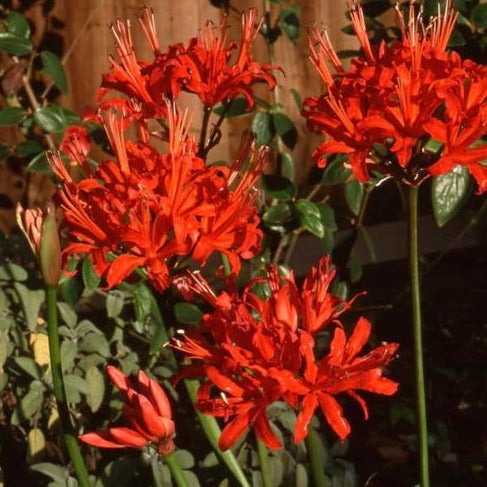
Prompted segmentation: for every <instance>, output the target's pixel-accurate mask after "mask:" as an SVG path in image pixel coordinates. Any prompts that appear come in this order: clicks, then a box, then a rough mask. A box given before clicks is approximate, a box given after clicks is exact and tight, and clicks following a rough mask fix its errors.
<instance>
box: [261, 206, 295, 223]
mask: <svg viewBox="0 0 487 487" xmlns="http://www.w3.org/2000/svg"><path fill="white" fill-rule="evenodd" d="M292 216H293V212H292V209H291V206H290V205H289V203H279V204H277V205H274V206H271V207H269V208H268V209H267V210H266V211H265V212H264V214H263V216H262V219H263V220H264V222H265V223H267V224H268V225H282V224H284V223H286V222H287V221H289V220H290V219H291V218H292Z"/></svg>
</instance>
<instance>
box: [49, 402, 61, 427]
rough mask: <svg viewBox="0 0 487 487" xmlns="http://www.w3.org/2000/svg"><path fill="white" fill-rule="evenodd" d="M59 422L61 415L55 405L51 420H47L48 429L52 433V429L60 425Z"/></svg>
mask: <svg viewBox="0 0 487 487" xmlns="http://www.w3.org/2000/svg"><path fill="white" fill-rule="evenodd" d="M58 421H59V413H58V410H57V406H56V405H54V406H53V408H52V409H51V412H50V414H49V419H48V420H47V429H48V430H49V431H51V429H53V428H56V427H57V425H58Z"/></svg>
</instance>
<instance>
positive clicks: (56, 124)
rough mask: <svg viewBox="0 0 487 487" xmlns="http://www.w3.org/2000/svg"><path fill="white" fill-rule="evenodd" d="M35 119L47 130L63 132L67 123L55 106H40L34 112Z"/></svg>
mask: <svg viewBox="0 0 487 487" xmlns="http://www.w3.org/2000/svg"><path fill="white" fill-rule="evenodd" d="M34 120H35V121H36V123H38V124H39V125H40V126H41V127H42V128H43V129H44V130H45V131H46V132H61V131H62V130H64V127H65V125H66V120H65V119H64V118H63V117H62V116H61V115H60V114H59V111H58V110H57V109H56V108H55V107H45V108H38V109H37V110H36V111H35V112H34Z"/></svg>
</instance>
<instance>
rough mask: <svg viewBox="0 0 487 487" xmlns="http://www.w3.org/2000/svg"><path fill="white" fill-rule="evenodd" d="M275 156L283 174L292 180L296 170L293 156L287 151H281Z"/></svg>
mask: <svg viewBox="0 0 487 487" xmlns="http://www.w3.org/2000/svg"><path fill="white" fill-rule="evenodd" d="M277 157H278V161H279V164H280V165H281V168H282V172H283V174H284V175H285V176H286V177H287V178H289V179H290V180H291V181H294V177H295V173H296V171H295V165H294V159H293V156H292V155H291V154H290V153H289V152H283V153H281V154H279V155H278V156H277Z"/></svg>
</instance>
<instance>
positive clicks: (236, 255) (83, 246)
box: [50, 106, 266, 290]
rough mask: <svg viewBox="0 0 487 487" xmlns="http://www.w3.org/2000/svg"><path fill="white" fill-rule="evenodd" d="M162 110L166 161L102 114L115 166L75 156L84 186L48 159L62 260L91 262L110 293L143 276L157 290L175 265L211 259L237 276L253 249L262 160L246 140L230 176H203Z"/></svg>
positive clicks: (176, 122) (176, 125)
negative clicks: (63, 241)
mask: <svg viewBox="0 0 487 487" xmlns="http://www.w3.org/2000/svg"><path fill="white" fill-rule="evenodd" d="M166 110H167V113H168V131H167V138H168V149H167V152H165V153H163V154H159V153H158V152H157V151H156V150H155V149H154V148H153V147H152V146H151V145H149V144H148V143H146V142H144V141H138V142H130V141H126V140H125V129H126V120H125V119H124V118H123V117H122V116H120V115H119V114H117V113H116V112H113V111H109V112H108V113H107V114H106V115H105V130H106V133H107V137H108V140H109V142H110V145H111V147H112V150H113V153H114V154H115V156H116V159H115V160H108V161H104V162H102V163H100V164H99V165H98V166H96V167H93V166H92V165H91V164H90V163H89V162H88V161H87V160H86V158H85V157H84V156H83V155H82V154H81V153H80V152H79V151H78V152H77V153H76V154H75V155H76V158H77V159H76V161H75V163H76V164H78V165H80V166H81V167H82V168H83V170H84V172H85V175H86V178H85V179H83V180H81V181H79V182H75V181H74V180H73V179H72V178H71V176H70V175H69V173H68V171H67V170H66V168H65V167H64V164H63V162H62V160H61V159H60V157H59V156H57V155H56V154H51V157H50V160H51V165H52V168H53V170H54V172H55V174H56V176H57V177H58V178H59V180H60V181H61V183H62V187H61V189H60V191H59V193H58V198H59V200H60V201H61V207H62V209H63V210H64V213H65V217H66V218H65V225H66V228H67V230H68V233H69V235H70V240H71V241H70V244H69V245H68V246H67V248H66V249H65V251H64V253H65V255H71V254H86V255H88V256H89V257H90V258H91V260H92V261H93V264H94V267H95V270H96V271H97V273H98V274H99V275H103V276H106V280H107V285H108V287H113V286H115V285H117V284H119V283H120V282H121V281H122V280H123V279H126V278H127V277H129V276H130V274H131V273H132V272H133V271H134V270H135V269H136V268H137V267H144V268H145V269H146V271H147V274H148V277H149V279H150V280H151V281H152V283H153V284H154V285H155V286H156V287H157V288H158V289H160V290H164V289H165V288H167V286H168V285H169V278H170V270H171V268H172V266H174V265H175V264H176V263H177V261H178V259H182V258H187V257H191V258H192V259H193V260H194V261H195V262H197V263H198V264H199V265H201V266H204V265H205V263H206V260H207V259H208V257H209V256H210V255H211V254H212V253H213V252H214V251H218V252H222V253H224V254H225V255H227V257H228V259H229V261H230V263H231V266H232V269H233V271H234V272H235V273H236V272H238V270H239V267H240V259H248V258H251V257H252V256H254V255H255V254H256V253H257V252H258V250H259V247H260V241H261V238H262V231H261V230H260V229H259V228H258V224H259V218H258V214H257V210H256V208H255V207H254V201H255V198H256V195H257V189H256V183H257V180H258V178H259V177H260V173H261V171H262V168H263V165H264V161H265V158H266V151H265V150H264V149H261V150H254V149H253V144H252V138H250V137H249V136H247V137H245V138H244V140H243V145H242V150H241V151H240V153H239V156H238V157H237V159H236V160H235V162H234V163H233V164H232V166H230V167H226V166H205V164H204V162H203V160H202V159H201V158H199V157H198V156H197V155H196V145H195V141H194V140H193V138H192V137H191V136H189V135H188V131H189V123H190V120H188V117H187V115H186V114H182V115H179V114H177V113H176V109H175V107H174V106H169V108H167V109H166ZM247 157H250V160H249V162H248V164H247V165H246V168H245V169H243V168H242V167H243V164H244V162H246V159H247Z"/></svg>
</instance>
